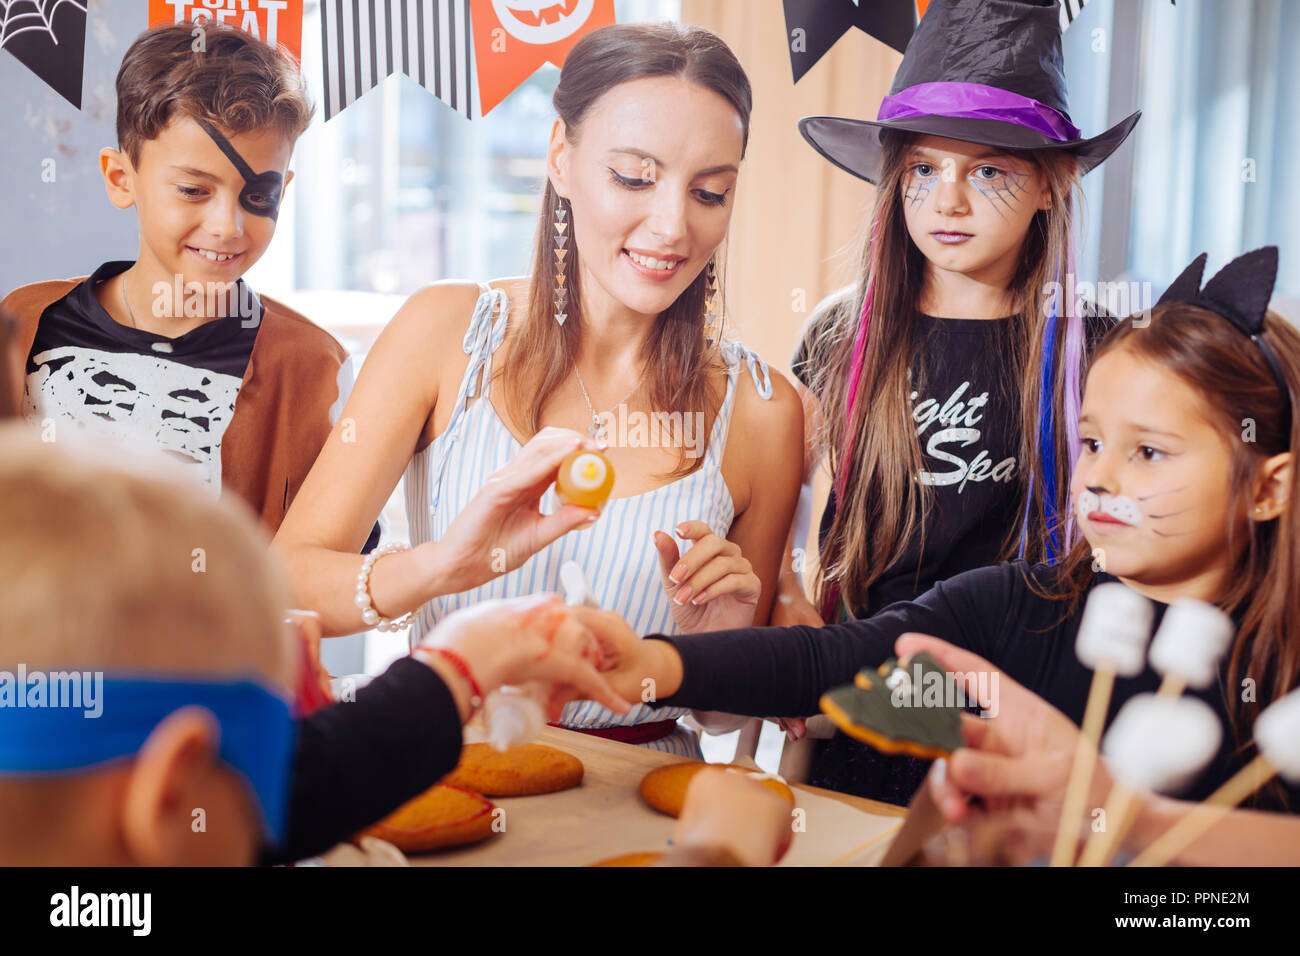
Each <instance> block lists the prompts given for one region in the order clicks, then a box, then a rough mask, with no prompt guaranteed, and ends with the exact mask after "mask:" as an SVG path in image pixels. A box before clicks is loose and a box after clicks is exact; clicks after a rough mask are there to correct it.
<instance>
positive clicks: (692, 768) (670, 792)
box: [641, 760, 794, 817]
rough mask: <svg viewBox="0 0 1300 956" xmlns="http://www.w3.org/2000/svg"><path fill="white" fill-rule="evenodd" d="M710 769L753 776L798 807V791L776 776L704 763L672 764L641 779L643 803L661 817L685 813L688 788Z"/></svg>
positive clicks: (731, 766)
mask: <svg viewBox="0 0 1300 956" xmlns="http://www.w3.org/2000/svg"><path fill="white" fill-rule="evenodd" d="M706 767H717V768H719V769H723V770H731V771H734V772H736V773H747V774H750V775H751V776H754V777H756V778H757V779H758V782H759V783H761V784H762V785H763V786H765V787H767V788H768V789H769V790H771V791H772V792H773V793H775V794H777V795H778V796H780V797H783V798H784V799H786V800H788V801H789V802H790V805H791V806H794V791H792V790H791V789H790V788H789V787H788V786H786V783H785V781H784V780H782V779H781V778H780V777H778V776H776V774H771V773H763V772H762V771H761V770H750V769H749V768H748V767H737V766H736V765H734V764H728V765H725V766H724V765H721V764H709V763H705V762H704V761H702V760H687V761H684V762H683V763H674V764H669V765H668V766H666V767H658V768H656V769H654V770H651V771H650V772H649V773H648V774H646V775H645V776H644V777H643V778H642V779H641V799H643V800H644V801H645V802H646V803H648V804H649V805H650V806H651V807H652V808H653V809H655V810H658V811H659V812H660V813H666V814H668V815H669V816H670V817H675V816H678V815H679V814H681V812H682V804H684V803H685V802H686V788H687V787H689V786H690V785H691V780H692V779H693V778H694V777H695V775H696V774H697V773H699V772H700V771H701V770H704V769H705V768H706Z"/></svg>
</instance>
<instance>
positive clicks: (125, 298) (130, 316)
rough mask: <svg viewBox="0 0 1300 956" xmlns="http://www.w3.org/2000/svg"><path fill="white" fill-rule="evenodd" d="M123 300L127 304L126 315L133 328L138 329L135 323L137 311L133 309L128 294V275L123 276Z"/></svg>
mask: <svg viewBox="0 0 1300 956" xmlns="http://www.w3.org/2000/svg"><path fill="white" fill-rule="evenodd" d="M122 302H123V303H124V304H125V305H126V317H127V318H128V319H130V320H131V328H133V329H138V328H139V326H138V325H136V324H135V313H134V312H132V311H131V300H130V298H129V297H128V296H127V294H126V276H122Z"/></svg>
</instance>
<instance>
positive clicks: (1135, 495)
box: [583, 247, 1300, 811]
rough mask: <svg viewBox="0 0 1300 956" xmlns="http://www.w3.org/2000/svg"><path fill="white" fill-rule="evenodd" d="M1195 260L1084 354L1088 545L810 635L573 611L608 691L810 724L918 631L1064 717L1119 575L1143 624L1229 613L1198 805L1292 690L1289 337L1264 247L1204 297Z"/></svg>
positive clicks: (1292, 799) (1079, 488)
mask: <svg viewBox="0 0 1300 956" xmlns="http://www.w3.org/2000/svg"><path fill="white" fill-rule="evenodd" d="M1204 263H1205V258H1204V256H1202V257H1201V258H1199V259H1198V260H1197V261H1196V262H1194V263H1193V264H1192V265H1191V266H1189V267H1188V269H1187V270H1186V271H1185V272H1184V274H1183V275H1182V276H1180V278H1179V279H1178V280H1177V281H1176V282H1175V283H1174V284H1173V285H1172V286H1171V287H1170V289H1169V290H1168V291H1167V292H1166V293H1165V295H1164V296H1163V297H1162V298H1161V300H1160V302H1159V303H1158V304H1157V305H1156V306H1155V308H1154V309H1153V310H1152V311H1151V313H1150V315H1149V317H1147V316H1142V315H1137V316H1133V317H1131V318H1129V319H1126V320H1124V321H1123V322H1121V323H1119V325H1117V326H1116V327H1115V329H1113V330H1112V331H1111V332H1110V333H1109V334H1108V335H1107V336H1106V338H1105V339H1104V340H1103V341H1102V343H1101V345H1100V347H1099V348H1098V352H1097V356H1096V358H1095V359H1094V362H1093V365H1092V368H1091V371H1090V372H1089V375H1088V378H1087V385H1086V390H1085V393H1084V397H1083V404H1082V407H1081V414H1080V433H1081V449H1080V454H1079V461H1078V464H1077V465H1076V467H1075V469H1074V472H1073V476H1072V480H1071V485H1070V487H1071V492H1072V494H1073V497H1074V507H1075V513H1076V515H1077V517H1078V525H1079V528H1080V530H1081V531H1082V534H1083V537H1082V539H1081V540H1080V541H1079V542H1078V543H1077V544H1076V545H1075V546H1074V547H1073V548H1072V549H1071V551H1070V553H1069V554H1068V555H1067V556H1066V558H1065V560H1064V561H1062V562H1060V563H1059V564H1056V565H1048V564H1036V565H1035V564H1029V563H1027V562H1024V561H1019V560H1018V561H1012V562H1008V563H1004V564H1001V565H996V566H993V567H987V568H980V569H978V570H974V571H968V572H966V573H964V574H960V575H957V576H956V577H953V578H951V579H949V580H947V581H944V582H942V583H940V584H937V585H935V586H934V587H933V588H932V589H930V590H929V591H928V592H926V593H925V594H923V595H921V596H920V597H918V598H917V599H916V600H915V601H909V602H900V603H897V604H894V605H892V606H890V607H888V608H886V609H885V610H883V611H882V612H880V613H879V614H876V615H875V616H873V617H871V618H868V619H865V620H856V621H849V622H846V623H842V624H836V625H828V626H826V627H822V628H814V627H808V626H798V627H789V628H763V629H753V628H751V629H746V630H735V631H724V632H718V633H712V634H700V635H692V636H689V637H665V638H662V639H660V640H650V641H640V642H637V643H633V641H632V635H630V634H628V633H627V631H626V627H625V625H623V624H622V622H621V621H619V620H618V619H617V618H616V617H614V616H612V615H600V614H590V615H587V614H585V613H584V615H583V616H584V619H585V620H586V621H587V623H588V624H589V626H591V627H593V628H594V629H596V630H597V631H598V632H599V634H600V635H601V637H602V640H603V642H604V644H605V646H604V648H603V651H604V657H605V660H606V662H607V665H609V666H612V667H613V668H614V671H613V674H614V680H613V681H612V683H613V684H614V686H615V687H616V688H619V689H620V690H621V692H622V693H625V694H626V693H630V692H631V690H630V689H627V688H630V687H631V686H632V682H639V681H640V680H642V679H644V678H646V677H649V678H652V679H653V680H654V681H655V683H656V686H657V688H658V690H659V693H660V700H659V704H660V705H663V706H687V707H698V708H710V709H720V710H726V711H729V712H732V713H751V714H760V713H761V714H774V715H778V716H782V717H806V716H808V715H810V714H813V713H816V711H817V707H818V698H819V697H820V695H821V694H822V693H823V692H825V691H826V690H828V689H830V688H833V687H837V686H840V685H843V684H847V683H850V682H851V681H853V678H854V676H855V675H856V674H857V672H858V671H859V670H860V669H862V668H864V667H875V666H878V665H879V664H881V663H882V662H884V661H885V660H886V659H888V658H889V657H891V656H893V654H894V652H895V644H896V642H897V641H898V638H899V637H900V636H901V635H903V634H906V633H910V632H914V633H921V634H928V635H933V636H935V637H938V638H940V639H941V640H944V641H947V642H948V643H950V644H953V645H956V646H957V647H960V648H964V649H965V650H968V651H971V652H973V653H975V654H977V655H979V656H980V657H982V658H984V659H986V660H988V661H990V662H992V664H993V665H994V666H995V667H997V668H998V669H1000V670H1001V671H1002V672H1003V673H1004V674H1005V675H1006V677H1008V678H1010V679H1011V680H1013V681H1015V682H1017V683H1019V684H1021V685H1023V686H1025V687H1027V688H1028V689H1029V690H1031V691H1033V692H1034V693H1036V694H1038V695H1039V696H1040V697H1042V698H1044V699H1045V700H1046V701H1047V702H1048V703H1050V704H1052V705H1053V706H1055V707H1056V708H1058V709H1059V710H1060V711H1062V712H1063V713H1064V714H1065V715H1066V716H1067V717H1069V718H1070V719H1071V720H1073V721H1075V722H1076V723H1078V722H1080V721H1081V719H1082V717H1083V712H1084V707H1085V703H1086V700H1087V695H1088V689H1089V686H1090V684H1091V680H1092V672H1091V671H1090V670H1089V669H1088V668H1087V667H1086V666H1085V665H1084V664H1082V663H1081V662H1080V661H1079V660H1078V658H1077V656H1076V654H1075V638H1076V636H1077V634H1078V630H1079V623H1080V620H1081V618H1082V615H1083V608H1084V605H1085V603H1086V599H1087V597H1088V594H1089V593H1090V592H1091V590H1092V589H1093V588H1094V587H1096V586H1097V585H1099V584H1101V583H1105V582H1111V581H1116V580H1118V581H1119V582H1121V583H1122V584H1124V585H1126V586H1128V587H1130V588H1132V589H1133V590H1135V591H1137V592H1139V593H1140V594H1143V595H1145V596H1146V597H1147V598H1150V599H1151V600H1152V601H1155V602H1157V603H1156V614H1155V620H1154V622H1153V627H1155V626H1158V625H1159V621H1160V620H1161V619H1162V617H1163V614H1164V610H1165V608H1166V606H1167V605H1168V603H1169V602H1171V601H1173V600H1175V599H1176V598H1195V599H1199V600H1202V601H1208V602H1211V603H1214V604H1216V605H1218V606H1219V607H1221V608H1222V609H1223V610H1224V611H1226V612H1227V613H1228V614H1229V615H1230V616H1231V617H1232V619H1233V621H1234V623H1235V625H1236V628H1237V630H1236V634H1235V636H1234V638H1233V641H1232V643H1231V645H1230V647H1229V650H1228V653H1227V654H1226V655H1225V658H1224V661H1223V664H1222V666H1221V672H1220V674H1219V678H1218V681H1217V682H1216V683H1215V684H1213V685H1211V686H1210V687H1208V688H1206V689H1205V690H1192V691H1188V693H1193V694H1195V695H1196V696H1199V697H1201V699H1203V700H1204V701H1205V702H1206V703H1208V704H1209V705H1210V706H1211V707H1212V708H1214V709H1215V711H1216V712H1217V713H1218V714H1219V716H1220V718H1221V720H1222V721H1223V722H1224V723H1225V724H1226V725H1227V732H1225V734H1224V742H1223V745H1222V747H1221V748H1220V750H1219V753H1218V754H1217V756H1216V757H1215V758H1214V760H1213V761H1212V762H1211V763H1210V764H1209V765H1208V766H1207V767H1206V769H1205V770H1203V771H1202V772H1201V774H1200V775H1199V776H1198V777H1197V778H1196V779H1195V780H1194V781H1193V782H1192V784H1191V785H1190V788H1189V790H1188V791H1187V792H1186V793H1185V794H1183V795H1182V796H1184V797H1186V798H1187V799H1192V800H1202V799H1204V798H1205V797H1207V796H1208V795H1209V794H1210V793H1211V792H1213V791H1214V789H1216V788H1217V787H1218V786H1219V785H1220V784H1222V783H1224V782H1225V781H1226V780H1228V779H1229V778H1230V777H1231V776H1232V775H1233V774H1234V773H1235V772H1236V771H1238V770H1239V769H1241V768H1242V767H1243V766H1244V765H1245V764H1246V763H1247V762H1249V760H1250V759H1251V758H1252V757H1253V756H1254V753H1253V748H1252V746H1251V744H1250V740H1251V736H1252V731H1251V728H1252V725H1253V723H1254V720H1255V717H1256V716H1257V715H1258V714H1259V713H1260V711H1261V710H1262V709H1264V708H1265V707H1267V706H1268V705H1269V704H1270V703H1271V702H1272V701H1274V700H1277V699H1278V698H1280V697H1281V696H1282V695H1283V694H1285V693H1287V692H1288V691H1290V690H1292V689H1293V688H1295V687H1296V686H1297V684H1298V683H1300V562H1297V560H1296V555H1297V554H1300V513H1297V511H1296V509H1295V508H1294V507H1293V506H1292V505H1293V503H1294V502H1295V501H1296V500H1297V496H1300V483H1298V482H1300V473H1297V470H1296V469H1295V468H1294V467H1293V459H1292V449H1293V448H1294V447H1296V444H1297V442H1300V432H1298V431H1297V428H1296V424H1295V421H1294V417H1293V415H1292V406H1293V402H1294V400H1295V396H1296V395H1297V394H1300V333H1298V332H1297V331H1296V330H1295V329H1294V328H1293V327H1292V326H1291V325H1290V324H1288V323H1287V322H1286V321H1285V320H1283V319H1282V318H1281V317H1280V316H1278V315H1276V314H1275V313H1272V312H1269V311H1268V309H1267V306H1268V299H1269V296H1270V295H1271V293H1272V288H1273V282H1274V279H1275V278H1276V273H1277V249H1276V248H1275V247H1270V248H1266V249H1261V250H1257V251H1255V252H1252V253H1249V254H1247V255H1244V256H1242V257H1240V258H1239V259H1237V260H1235V261H1233V262H1232V263H1230V264H1229V265H1228V266H1226V267H1224V269H1223V270H1222V271H1221V272H1220V273H1219V274H1218V275H1217V276H1215V277H1214V278H1213V279H1211V280H1210V281H1209V282H1208V283H1206V285H1205V287H1204V288H1203V289H1202V288H1201V285H1200V279H1201V273H1202V270H1203V268H1204ZM1160 680H1161V678H1160V675H1159V674H1158V673H1157V672H1156V671H1155V670H1153V669H1152V668H1151V667H1150V666H1147V667H1146V669H1145V670H1144V671H1143V672H1142V673H1140V674H1138V675H1137V676H1134V677H1119V678H1117V679H1116V681H1115V687H1114V693H1113V695H1112V698H1111V704H1110V715H1111V716H1113V715H1114V714H1115V713H1117V712H1118V710H1119V708H1120V707H1121V706H1122V705H1123V704H1124V703H1125V702H1126V701H1127V700H1128V699H1130V698H1132V697H1133V696H1135V695H1137V694H1140V693H1151V692H1154V691H1155V690H1156V689H1157V687H1158V686H1159V684H1160ZM638 686H639V684H638ZM1246 690H1249V691H1250V693H1245V692H1244V691H1246ZM1253 800H1254V805H1255V806H1256V807H1260V808H1266V809H1287V810H1292V811H1295V810H1300V789H1298V788H1296V787H1295V786H1288V785H1286V784H1284V783H1280V782H1277V781H1275V782H1273V783H1272V784H1270V785H1268V786H1267V787H1265V788H1264V789H1263V790H1261V791H1260V792H1259V793H1258V794H1257V795H1256V797H1255V798H1253Z"/></svg>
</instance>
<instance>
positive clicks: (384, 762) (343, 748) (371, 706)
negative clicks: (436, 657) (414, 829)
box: [258, 657, 463, 865]
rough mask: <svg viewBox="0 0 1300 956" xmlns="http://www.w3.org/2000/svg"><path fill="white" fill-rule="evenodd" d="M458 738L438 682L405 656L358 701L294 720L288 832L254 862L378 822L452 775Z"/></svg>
mask: <svg viewBox="0 0 1300 956" xmlns="http://www.w3.org/2000/svg"><path fill="white" fill-rule="evenodd" d="M462 740H463V738H462V731H461V723H460V712H459V711H458V710H457V709H456V701H455V698H453V697H452V694H451V690H450V688H448V687H447V685H446V684H445V683H443V680H442V678H441V677H439V676H438V674H437V673H436V672H435V671H434V670H433V669H432V668H430V667H428V666H427V665H425V664H422V663H421V662H420V661H418V660H415V659H413V658H409V657H406V658H402V659H401V660H398V661H396V662H394V663H393V664H392V666H390V667H389V668H388V670H386V671H384V673H382V674H380V675H379V676H378V677H376V678H375V679H374V680H373V681H371V682H370V683H369V684H367V685H366V686H365V687H362V688H360V689H359V690H358V691H357V695H356V700H354V701H348V702H341V703H335V704H331V705H330V706H328V707H324V708H322V709H321V710H318V711H316V712H315V713H314V714H311V715H310V716H308V717H305V718H303V719H302V720H300V721H299V722H298V739H297V746H296V749H295V753H294V758H293V778H292V781H291V784H290V788H291V792H290V802H289V827H288V832H287V834H286V837H285V841H284V843H283V844H282V845H279V846H267V847H265V848H264V849H263V850H262V853H261V855H260V857H259V860H258V862H259V863H261V864H263V865H273V864H277V863H290V862H293V861H294V860H301V859H304V858H306V857H310V856H313V855H315V854H317V853H321V852H323V851H325V850H328V849H329V848H330V847H332V846H334V845H335V844H336V843H338V842H340V841H341V840H345V839H347V838H348V837H350V836H352V835H353V834H354V833H356V832H357V831H358V830H361V829H363V828H365V827H367V826H369V825H370V824H372V823H375V822H376V821H378V820H381V819H383V818H384V817H385V816H387V815H388V814H389V813H391V812H392V811H393V810H396V809H397V808H398V807H399V806H401V805H402V804H403V803H405V802H406V801H407V800H410V799H411V798H412V797H415V796H417V795H418V794H420V793H422V792H424V791H425V790H427V789H428V788H429V787H431V786H433V785H434V784H435V783H437V782H438V781H439V780H441V779H442V778H443V777H445V776H446V775H447V774H448V773H450V772H451V771H452V770H453V769H454V768H455V766H456V763H457V761H459V760H460V749H461V743H462Z"/></svg>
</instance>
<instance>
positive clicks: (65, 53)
mask: <svg viewBox="0 0 1300 956" xmlns="http://www.w3.org/2000/svg"><path fill="white" fill-rule="evenodd" d="M0 50H4V51H5V52H7V53H11V54H13V56H14V57H16V58H17V59H18V60H19V62H21V63H22V64H23V65H24V66H25V67H27V69H29V70H31V71H32V72H33V73H35V74H36V75H37V76H39V77H40V78H41V79H42V80H44V81H45V83H46V84H47V85H48V86H49V87H50V89H52V90H54V92H56V93H58V94H59V95H60V96H62V97H63V98H64V99H65V100H67V101H68V102H69V103H71V104H72V105H73V106H75V107H76V108H77V109H81V75H82V71H83V69H84V68H85V57H86V5H85V3H83V2H82V0H0Z"/></svg>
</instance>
